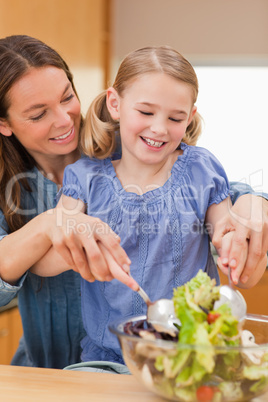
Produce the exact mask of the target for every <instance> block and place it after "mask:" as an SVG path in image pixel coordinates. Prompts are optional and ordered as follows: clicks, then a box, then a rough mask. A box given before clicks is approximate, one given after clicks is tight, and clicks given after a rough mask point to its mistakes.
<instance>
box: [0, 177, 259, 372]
mask: <svg viewBox="0 0 268 402" xmlns="http://www.w3.org/2000/svg"><path fill="white" fill-rule="evenodd" d="M27 177H28V181H29V183H30V185H31V187H32V192H31V193H28V192H24V193H23V194H22V199H23V208H24V211H26V212H27V213H28V218H29V220H30V219H31V218H33V217H34V216H36V215H38V214H40V213H41V212H43V211H46V210H47V209H49V208H52V207H53V206H55V202H56V201H55V199H56V193H57V186H56V185H55V183H53V182H51V181H50V180H48V179H46V178H44V177H43V176H42V174H41V173H40V172H38V170H37V169H33V170H32V171H30V172H28V174H27ZM232 190H233V192H234V199H237V198H238V197H239V196H240V195H242V194H245V193H252V192H253V191H252V189H251V188H250V187H249V186H247V185H244V184H241V183H233V184H232ZM7 234H8V227H7V224H6V222H5V219H4V217H3V214H2V212H1V211H0V240H1V239H2V238H3V237H4V236H6V235H7ZM15 296H18V301H19V309H20V314H21V318H22V323H23V330H24V334H23V337H22V339H21V341H20V345H19V348H18V350H17V352H16V354H15V356H14V358H13V361H12V364H14V365H22V366H34V367H49V368H63V367H65V366H68V365H71V364H74V363H78V362H79V361H80V360H81V359H80V353H81V348H80V341H81V340H82V338H83V337H84V336H85V332H84V329H83V324H82V318H81V296H80V275H78V274H77V273H75V272H72V271H68V272H65V273H63V274H61V275H58V276H56V277H50V278H40V277H39V276H37V275H34V274H31V273H26V274H25V275H24V276H23V277H22V278H21V279H20V281H18V283H17V284H16V286H11V285H9V284H8V283H6V282H4V281H2V280H1V278H0V306H4V305H6V304H8V303H9V302H10V301H11V300H12V299H13V298H14V297H15Z"/></svg>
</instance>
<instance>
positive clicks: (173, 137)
mask: <svg viewBox="0 0 268 402" xmlns="http://www.w3.org/2000/svg"><path fill="white" fill-rule="evenodd" d="M107 106H108V109H109V111H110V113H111V115H112V117H113V118H114V119H119V120H120V134H121V141H122V154H123V156H124V155H128V156H130V155H132V156H134V157H135V158H138V159H139V161H142V162H143V163H146V164H157V163H162V162H163V161H165V160H166V158H168V157H169V156H170V155H171V154H172V153H173V152H174V151H175V150H176V149H177V147H178V146H179V144H180V142H181V140H182V138H183V136H184V134H185V131H186V129H187V126H188V125H189V124H190V122H191V121H192V118H193V116H194V114H195V112H196V107H195V106H193V94H192V89H191V87H190V86H189V85H187V84H186V83H184V82H182V81H178V80H176V79H175V78H173V77H171V76H169V75H167V74H163V73H153V74H145V75H142V76H140V77H138V78H137V79H136V80H135V81H133V82H132V83H131V84H129V85H128V86H127V87H126V89H125V91H124V92H123V95H122V97H120V96H118V94H117V92H116V91H115V90H114V88H109V90H108V91H107Z"/></svg>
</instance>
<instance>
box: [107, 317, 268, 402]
mask: <svg viewBox="0 0 268 402" xmlns="http://www.w3.org/2000/svg"><path fill="white" fill-rule="evenodd" d="M110 330H111V331H112V332H113V333H114V334H116V335H117V337H118V339H119V342H120V345H121V348H122V353H123V357H124V360H125V363H126V365H127V366H128V368H129V370H130V371H131V373H132V374H133V375H134V376H135V377H136V378H137V379H138V380H139V381H141V382H142V383H143V384H144V385H145V386H146V387H147V388H148V389H149V390H151V391H152V392H154V393H156V394H158V395H160V396H162V397H164V398H166V399H169V400H174V401H191V402H194V401H198V402H201V401H214V402H216V401H248V400H251V399H252V398H254V397H256V396H259V395H261V394H263V393H265V392H266V391H268V316H261V315H253V314H248V315H247V316H246V319H245V321H244V323H243V328H242V329H240V331H239V338H240V339H241V343H240V345H238V346H237V345H235V346H233V345H231V346H230V345H228V346H226V345H224V346H218V345H217V346H215V345H192V344H180V343H178V340H177V339H173V338H172V337H170V336H169V335H168V334H160V333H157V332H156V331H154V330H153V329H152V328H150V325H149V324H147V321H146V316H138V317H134V318H132V319H130V320H126V321H122V322H119V323H115V324H114V325H112V326H111V327H110ZM200 337H202V334H201V333H200Z"/></svg>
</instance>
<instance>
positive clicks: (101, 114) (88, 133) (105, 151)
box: [81, 91, 119, 159]
mask: <svg viewBox="0 0 268 402" xmlns="http://www.w3.org/2000/svg"><path fill="white" fill-rule="evenodd" d="M118 129H119V123H118V122H116V121H114V120H113V119H112V118H111V116H110V113H109V112H108V109H107V106H106V91H103V92H102V93H101V94H100V95H98V96H97V97H96V98H95V99H94V100H93V102H92V103H91V105H90V107H89V109H88V112H87V114H86V118H85V121H84V125H83V129H82V133H81V147H82V152H83V153H84V154H85V155H87V156H89V157H91V158H92V157H94V158H98V159H105V158H107V157H109V156H110V155H111V154H112V153H113V152H114V150H115V147H116V140H115V134H116V132H117V131H118Z"/></svg>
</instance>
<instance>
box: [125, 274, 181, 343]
mask: <svg viewBox="0 0 268 402" xmlns="http://www.w3.org/2000/svg"><path fill="white" fill-rule="evenodd" d="M128 275H129V276H131V275H130V273H128ZM137 292H138V293H139V295H140V296H141V297H142V299H143V300H144V301H145V303H146V304H147V321H148V322H149V323H150V324H151V325H152V326H153V327H154V329H155V330H156V331H158V332H165V333H168V334H170V335H171V336H175V335H176V334H177V333H178V328H177V327H176V326H175V325H174V323H175V324H177V325H178V326H180V325H181V323H180V320H179V319H178V318H177V317H176V315H175V310H174V303H173V300H170V299H159V300H156V301H155V302H152V301H151V299H150V298H149V296H148V295H147V293H146V292H145V291H144V290H143V289H142V288H141V287H140V286H139V289H138V290H137Z"/></svg>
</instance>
